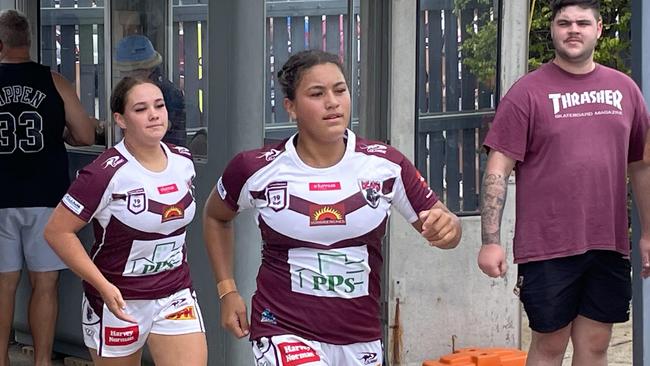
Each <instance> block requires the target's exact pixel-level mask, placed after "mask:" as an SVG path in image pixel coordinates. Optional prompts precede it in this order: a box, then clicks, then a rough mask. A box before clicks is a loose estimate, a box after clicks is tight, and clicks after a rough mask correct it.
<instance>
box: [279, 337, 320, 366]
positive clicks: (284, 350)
mask: <svg viewBox="0 0 650 366" xmlns="http://www.w3.org/2000/svg"><path fill="white" fill-rule="evenodd" d="M278 350H279V351H280V358H281V359H282V365H284V366H298V365H304V364H306V363H310V362H316V361H320V356H319V355H318V353H316V351H314V349H312V348H311V347H309V346H308V345H306V344H304V343H302V342H283V343H280V344H278Z"/></svg>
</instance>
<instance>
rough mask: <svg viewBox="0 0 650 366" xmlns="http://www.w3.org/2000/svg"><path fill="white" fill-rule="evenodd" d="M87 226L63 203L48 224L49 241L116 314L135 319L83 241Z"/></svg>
mask: <svg viewBox="0 0 650 366" xmlns="http://www.w3.org/2000/svg"><path fill="white" fill-rule="evenodd" d="M85 225H86V222H84V221H83V220H81V219H80V218H78V217H77V216H75V215H74V214H72V213H71V212H70V211H68V209H66V208H65V207H63V206H61V204H59V205H58V206H57V207H56V208H55V209H54V212H53V213H52V216H50V220H49V221H48V223H47V225H46V226H45V240H47V242H48V243H49V244H50V246H51V247H52V249H53V250H54V252H56V254H57V255H58V256H59V257H60V258H61V260H63V262H65V264H66V265H68V267H70V269H71V270H72V271H73V272H74V273H76V274H77V276H79V277H81V278H82V279H83V280H84V281H86V282H88V283H89V284H91V285H92V286H93V287H94V288H95V289H97V291H99V293H100V294H101V296H102V299H103V300H104V303H105V304H106V306H108V308H109V310H110V311H111V312H112V313H113V314H115V316H117V317H118V318H120V319H122V320H125V321H129V322H135V320H134V319H133V318H132V317H131V316H129V315H128V314H126V313H125V312H124V309H125V303H124V300H123V299H122V295H121V294H120V292H119V290H118V289H117V287H115V286H113V284H111V283H110V282H108V280H107V279H106V277H104V275H102V273H101V272H100V271H99V269H98V268H97V266H96V265H95V263H93V261H92V260H91V259H90V257H89V256H88V253H87V252H86V249H85V248H84V247H83V245H82V244H81V241H79V237H78V236H77V234H76V233H77V231H79V230H80V229H81V228H82V227H84V226H85Z"/></svg>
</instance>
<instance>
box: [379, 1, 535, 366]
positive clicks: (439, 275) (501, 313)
mask: <svg viewBox="0 0 650 366" xmlns="http://www.w3.org/2000/svg"><path fill="white" fill-rule="evenodd" d="M505 3H506V4H505V5H504V6H505V12H506V13H507V14H521V13H522V12H523V14H524V15H523V16H522V17H520V18H519V19H527V16H526V13H527V11H526V9H527V5H526V4H525V3H524V2H511V1H506V2H505ZM514 3H517V4H514ZM391 13H392V14H391V30H392V32H391V44H392V47H391V49H390V58H391V60H390V65H391V66H390V75H391V76H390V83H389V84H390V96H389V121H390V129H389V131H390V140H391V143H392V145H393V146H395V147H397V148H398V149H399V150H400V151H402V152H403V153H405V154H406V155H407V156H408V157H409V158H410V159H413V157H414V133H415V131H414V129H415V125H414V120H415V110H414V108H413V106H414V105H415V95H416V94H415V89H414V88H415V83H413V80H415V65H416V62H415V54H414V53H413V50H415V49H416V43H415V42H416V39H415V27H416V24H417V21H416V2H414V1H408V0H395V1H393V2H392V9H391ZM525 23H526V22H525V21H524V22H523V23H522V22H521V21H516V20H513V22H512V23H511V24H510V23H509V24H506V25H504V34H509V35H511V36H509V37H508V38H510V41H511V42H512V41H513V40H514V39H515V38H516V37H514V36H512V35H515V34H519V35H520V37H523V38H524V39H523V40H520V41H519V42H514V43H508V44H507V45H506V44H505V43H504V47H503V48H502V49H503V50H504V55H502V57H503V62H502V64H503V65H504V69H502V78H501V82H502V83H506V84H507V87H509V86H510V85H511V84H512V82H514V81H515V80H516V79H517V78H518V77H519V76H521V75H522V74H523V73H524V72H525V68H526V67H525V62H526V57H525V53H526V52H527V48H525V44H526V40H525V37H526V31H527V25H526V24H525ZM509 47H510V48H512V47H524V49H523V50H521V49H520V50H512V49H510V50H507V49H508V48H509ZM522 54H524V55H523V56H522ZM504 72H505V73H507V75H503V73H504ZM502 89H506V86H505V85H503V84H502ZM508 196H509V197H510V199H509V200H507V202H506V208H505V210H504V218H503V223H502V239H503V242H504V244H505V245H506V246H507V252H508V257H509V259H508V260H509V263H512V237H513V234H514V199H513V197H514V196H515V187H514V180H513V181H512V182H511V183H510V185H509V191H508ZM462 225H463V239H462V241H461V243H460V245H459V247H458V248H456V249H454V250H450V251H443V250H439V249H436V248H431V247H429V246H428V245H427V244H426V242H425V241H424V240H423V239H422V238H421V236H420V235H419V233H417V232H416V231H415V230H413V228H412V227H411V225H410V224H408V223H407V222H406V221H405V220H404V219H403V218H402V217H401V216H399V215H394V216H393V217H392V219H391V225H390V244H389V245H390V248H389V253H390V258H389V279H388V281H387V282H388V291H389V293H388V302H389V303H388V317H389V320H388V323H389V337H388V341H387V344H386V350H387V359H388V360H391V359H392V355H393V354H392V349H393V345H394V342H395V339H396V338H398V337H396V336H394V334H393V331H394V330H395V326H396V324H395V315H396V304H397V299H398V298H399V303H400V314H399V316H400V324H399V325H400V327H401V330H402V332H403V333H402V335H401V345H402V352H401V355H402V357H401V360H400V361H401V363H399V364H402V365H409V366H415V365H421V364H422V361H423V360H426V359H437V358H439V357H440V356H442V355H445V354H447V353H451V352H452V342H453V341H452V338H455V342H454V343H455V347H456V348H461V347H475V346H478V347H490V346H507V347H518V346H519V342H520V329H521V324H520V323H521V312H520V306H519V300H518V298H517V297H516V296H515V295H514V294H513V292H512V290H513V288H514V285H515V279H516V267H514V266H511V268H510V270H509V271H508V274H507V275H506V277H504V278H500V279H491V278H488V277H487V276H485V275H483V274H482V273H481V272H480V270H479V269H478V265H477V262H476V258H477V254H478V250H479V247H480V245H481V234H480V217H477V216H474V217H464V218H462ZM391 364H398V363H397V362H395V363H391Z"/></svg>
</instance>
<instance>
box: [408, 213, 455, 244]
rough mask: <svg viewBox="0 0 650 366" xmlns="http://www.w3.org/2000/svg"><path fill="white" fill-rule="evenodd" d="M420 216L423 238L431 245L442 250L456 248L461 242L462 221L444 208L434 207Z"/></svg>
mask: <svg viewBox="0 0 650 366" xmlns="http://www.w3.org/2000/svg"><path fill="white" fill-rule="evenodd" d="M418 216H419V217H420V221H421V222H422V232H421V234H422V236H423V237H424V238H425V239H426V240H427V241H428V242H429V245H431V246H434V247H438V248H441V249H449V248H454V247H455V246H456V245H458V242H459V241H460V232H461V227H460V219H458V217H457V216H456V215H454V214H453V213H451V212H449V211H447V210H444V209H442V208H438V207H433V208H431V209H430V210H425V211H421V212H420V213H419V214H418Z"/></svg>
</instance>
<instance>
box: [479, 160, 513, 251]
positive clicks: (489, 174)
mask: <svg viewBox="0 0 650 366" xmlns="http://www.w3.org/2000/svg"><path fill="white" fill-rule="evenodd" d="M514 166H515V161H514V160H513V159H511V158H509V157H507V156H505V155H504V154H502V153H500V152H498V151H495V150H493V151H491V152H490V155H489V156H488V161H487V167H486V168H485V173H484V174H483V182H482V185H481V240H482V242H483V244H500V243H501V218H502V217H503V207H504V206H505V203H506V196H507V193H508V177H509V176H510V173H511V172H512V169H513V167H514Z"/></svg>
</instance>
